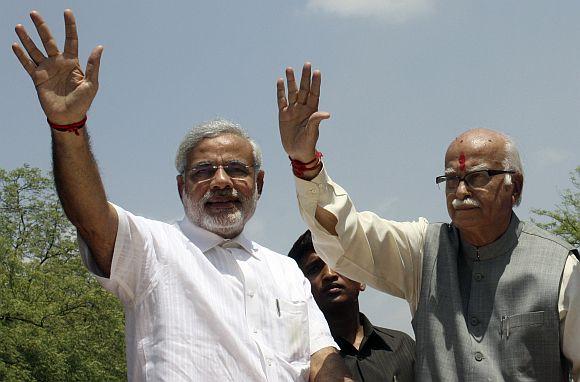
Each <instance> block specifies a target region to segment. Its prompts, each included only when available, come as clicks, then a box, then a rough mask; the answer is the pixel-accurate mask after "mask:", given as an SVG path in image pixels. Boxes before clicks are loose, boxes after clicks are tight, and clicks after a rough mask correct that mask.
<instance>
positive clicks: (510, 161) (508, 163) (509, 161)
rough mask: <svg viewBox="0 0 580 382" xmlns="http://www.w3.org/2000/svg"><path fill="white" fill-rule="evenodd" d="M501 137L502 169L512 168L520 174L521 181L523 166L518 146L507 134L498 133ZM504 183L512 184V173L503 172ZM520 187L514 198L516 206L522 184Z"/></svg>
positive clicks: (520, 200)
mask: <svg viewBox="0 0 580 382" xmlns="http://www.w3.org/2000/svg"><path fill="white" fill-rule="evenodd" d="M500 134H501V135H502V136H503V138H504V139H505V158H504V160H503V161H502V164H503V168H504V170H514V171H515V172H517V173H520V174H521V175H522V183H523V179H524V168H523V166H522V160H521V159H520V153H519V151H518V148H517V146H516V144H515V142H514V140H513V139H512V137H510V136H509V135H507V134H503V133H500ZM505 183H506V184H507V185H508V186H510V185H511V184H512V174H505ZM521 186H522V187H521V188H522V189H520V192H519V194H518V196H517V199H516V203H515V205H516V206H519V205H520V203H521V202H522V191H523V184H522V185H521Z"/></svg>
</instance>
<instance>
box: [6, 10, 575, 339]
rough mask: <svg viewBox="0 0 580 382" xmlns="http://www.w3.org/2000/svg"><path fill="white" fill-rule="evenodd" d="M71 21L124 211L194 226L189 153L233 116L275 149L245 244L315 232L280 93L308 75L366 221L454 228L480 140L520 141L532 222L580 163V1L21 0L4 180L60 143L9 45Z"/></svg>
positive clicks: (267, 157)
mask: <svg viewBox="0 0 580 382" xmlns="http://www.w3.org/2000/svg"><path fill="white" fill-rule="evenodd" d="M65 8H71V9H72V10H73V11H74V12H75V15H76V18H77V24H78V29H79V40H80V50H79V52H80V57H81V62H82V65H83V66H84V65H85V63H86V58H87V56H88V53H89V52H90V51H91V50H92V49H93V48H94V47H95V46H96V45H97V44H102V45H104V46H105V51H104V54H103V58H102V62H101V74H100V89H99V94H98V95H97V98H96V100H95V102H94V103H93V106H92V108H91V111H90V113H89V129H90V133H91V136H92V142H93V147H94V152H95V155H96V157H97V160H98V162H99V165H100V168H101V173H102V176H103V180H104V182H105V186H106V189H107V192H108V197H109V199H110V200H111V201H113V202H115V203H117V204H119V205H121V206H123V207H124V208H126V209H128V210H130V211H132V212H134V213H137V214H141V215H144V216H146V217H150V218H154V219H159V220H165V221H172V220H175V219H177V218H180V217H181V214H182V212H181V205H180V202H179V199H178V197H177V190H176V187H175V175H176V171H175V169H174V167H173V159H174V155H175V150H176V148H177V145H178V143H179V141H180V139H181V137H182V135H183V134H184V132H185V131H186V130H187V129H188V128H190V127H191V126H192V125H193V124H195V123H198V122H201V121H204V120H208V119H211V118H214V117H216V116H221V117H225V118H228V119H232V120H235V121H237V122H239V123H240V124H242V126H244V127H245V128H246V129H247V130H248V131H249V133H250V134H251V135H252V136H253V137H255V138H256V140H257V141H258V142H259V144H260V145H261V146H262V148H263V151H264V164H265V171H266V179H265V188H264V194H263V196H262V198H261V200H260V202H259V206H258V210H257V212H256V215H255V217H254V218H253V220H252V222H251V223H250V224H249V226H248V227H247V232H248V233H249V234H250V236H252V237H253V239H254V240H256V241H258V242H260V243H262V244H264V245H266V246H269V247H270V248H272V249H274V250H277V251H279V252H281V253H286V252H287V251H288V249H289V248H290V247H291V245H292V243H293V241H294V239H295V238H296V237H297V236H298V235H299V234H300V233H301V232H302V231H303V230H304V225H303V223H302V222H301V220H300V217H299V214H298V210H297V207H296V201H295V193H294V185H293V178H292V175H291V172H290V167H289V163H288V159H287V157H286V156H285V154H284V152H283V150H282V147H281V144H280V140H279V137H278V132H277V109H276V100H275V81H276V78H277V77H279V76H281V75H283V73H284V68H285V67H286V66H293V67H295V68H300V67H301V65H302V63H303V62H304V61H306V60H309V61H311V62H312V63H313V66H314V67H315V68H319V69H320V70H321V71H322V74H323V85H322V95H321V104H320V108H321V110H325V111H328V112H330V113H331V114H332V118H331V119H330V120H329V121H325V122H323V126H322V131H321V138H320V145H319V149H320V150H321V151H322V152H324V154H325V163H326V167H327V169H328V171H329V173H330V174H331V176H332V177H333V178H334V179H335V180H336V181H337V182H339V183H340V184H341V185H342V186H343V187H344V188H346V189H347V190H348V191H349V192H350V194H351V197H352V198H353V200H354V201H355V204H356V206H357V208H358V209H359V210H372V211H374V212H376V213H378V214H379V215H381V216H383V217H386V218H390V219H394V220H415V219H416V218H417V217H419V216H424V217H427V218H428V219H429V220H431V221H447V220H448V217H447V212H446V210H445V204H444V197H443V193H442V192H441V191H440V190H438V189H437V187H436V186H435V184H434V178H435V176H437V175H440V174H441V173H442V172H443V155H444V153H445V150H446V148H447V145H448V144H449V142H450V141H451V140H452V139H453V138H454V137H455V136H456V135H458V134H459V133H460V132H462V131H464V130H466V129H468V128H472V127H488V128H492V129H496V130H501V131H504V132H506V133H508V134H509V135H511V136H512V137H513V138H514V139H515V141H516V142H517V143H518V145H519V147H520V150H521V152H522V156H523V161H524V168H525V172H526V181H525V185H524V193H523V202H522V205H521V206H520V207H519V208H518V209H517V213H518V214H519V215H520V217H523V218H524V219H527V218H529V217H530V209H532V208H552V207H553V206H554V204H555V203H557V202H558V201H559V194H560V192H561V191H562V190H563V189H564V188H566V187H568V186H569V184H570V183H569V181H568V178H569V172H570V171H571V170H573V169H574V168H575V167H576V166H577V165H579V164H580V161H579V158H578V154H577V152H578V149H577V148H578V144H579V141H580V139H579V138H580V129H579V124H580V46H579V45H580V23H578V15H579V14H580V3H578V2H576V1H558V2H547V1H533V0H531V1H525V2H523V1H495V0H492V1H465V0H463V1H459V0H448V1H434V0H407V1H400V0H295V1H279V0H268V1H266V0H261V1H217V0H216V1H163V2H162V1H125V2H120V1H110V0H101V1H98V2H96V1H92V2H91V1H58V0H52V1H50V2H48V1H30V0H19V1H17V2H16V1H5V2H2V4H1V5H0V21H1V22H0V28H1V29H0V39H1V40H0V43H1V46H3V47H4V48H3V49H2V50H1V52H2V53H0V69H1V71H2V76H1V81H2V82H1V84H0V85H1V86H0V92H1V95H2V97H1V99H2V100H3V102H2V103H0V115H2V116H3V127H2V135H1V137H2V138H1V139H0V167H2V168H6V169H11V168H14V167H18V166H21V165H22V164H23V163H29V164H31V165H32V166H37V167H40V168H43V169H47V170H48V169H49V168H50V135H49V129H48V126H47V124H46V122H45V117H44V115H43V113H42V111H41V109H40V107H39V105H38V102H37V100H36V94H35V92H34V88H33V85H32V82H31V81H30V79H29V78H28V76H27V75H26V73H25V72H24V70H23V69H22V68H21V67H20V64H19V63H18V61H17V60H16V58H15V57H14V56H13V54H12V51H11V49H10V45H11V43H12V42H13V41H16V35H15V33H14V26H15V25H16V24H17V23H22V24H24V25H25V26H26V27H27V29H28V30H29V31H32V30H33V26H32V23H31V21H30V20H29V18H28V13H29V11H30V10H32V9H36V10H38V11H39V12H40V13H41V14H42V15H43V16H44V17H45V19H46V20H47V22H48V23H49V25H50V26H51V27H52V31H53V34H54V35H55V36H57V39H58V40H59V41H63V35H64V26H63V21H62V13H63V10H64V9H65ZM34 37H35V38H36V35H34ZM37 41H38V39H37ZM61 46H62V45H61ZM361 303H362V310H363V311H364V312H366V313H367V315H368V316H369V317H370V318H371V320H372V321H373V322H374V323H375V324H378V325H383V326H387V327H392V328H398V329H402V330H405V331H407V332H411V326H410V323H409V320H410V315H409V311H408V308H407V305H406V303H405V302H403V301H400V300H396V299H394V298H391V297H389V296H386V295H384V294H381V293H378V292H376V291H372V290H367V291H366V292H365V293H364V295H363V297H362V302H361Z"/></svg>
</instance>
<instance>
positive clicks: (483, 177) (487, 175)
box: [435, 170, 515, 190]
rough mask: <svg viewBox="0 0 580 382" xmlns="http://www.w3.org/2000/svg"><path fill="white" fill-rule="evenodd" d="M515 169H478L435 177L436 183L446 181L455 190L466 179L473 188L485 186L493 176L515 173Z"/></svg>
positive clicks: (446, 184)
mask: <svg viewBox="0 0 580 382" xmlns="http://www.w3.org/2000/svg"><path fill="white" fill-rule="evenodd" d="M514 173H515V170H476V171H472V172H468V173H467V174H465V175H463V176H461V177H460V176H458V175H441V176H438V177H437V178H435V183H437V184H440V183H443V182H445V187H446V189H447V190H455V189H456V188H457V187H459V183H461V181H464V182H465V184H466V185H467V186H469V187H471V188H479V187H483V186H485V185H486V184H488V183H489V182H490V181H491V177H492V176H495V175H500V174H514Z"/></svg>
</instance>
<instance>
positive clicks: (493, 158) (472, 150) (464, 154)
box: [445, 135, 506, 169]
mask: <svg viewBox="0 0 580 382" xmlns="http://www.w3.org/2000/svg"><path fill="white" fill-rule="evenodd" d="M505 147H506V143H505V140H504V139H503V138H502V137H500V136H492V135H488V136H486V135H475V136H459V137H458V138H456V139H455V140H454V141H453V142H452V143H451V145H449V148H448V149H447V153H446V154H445V168H453V169H460V168H461V167H463V166H464V167H465V169H469V168H470V167H474V166H477V165H487V166H497V165H501V164H502V161H503V160H504V159H505Z"/></svg>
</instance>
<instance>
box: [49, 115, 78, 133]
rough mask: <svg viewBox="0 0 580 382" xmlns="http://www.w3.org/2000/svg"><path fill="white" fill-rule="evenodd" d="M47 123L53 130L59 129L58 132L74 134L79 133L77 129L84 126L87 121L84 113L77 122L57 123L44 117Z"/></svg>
mask: <svg viewBox="0 0 580 382" xmlns="http://www.w3.org/2000/svg"><path fill="white" fill-rule="evenodd" d="M46 121H47V122H48V124H49V125H50V127H51V128H52V129H53V130H56V131H60V132H68V133H75V135H79V129H82V128H83V127H85V125H86V123H87V116H86V115H85V116H84V117H83V118H82V119H80V120H78V121H77V122H73V123H68V124H64V125H62V124H58V123H55V122H53V121H51V120H50V119H48V118H47V119H46Z"/></svg>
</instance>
